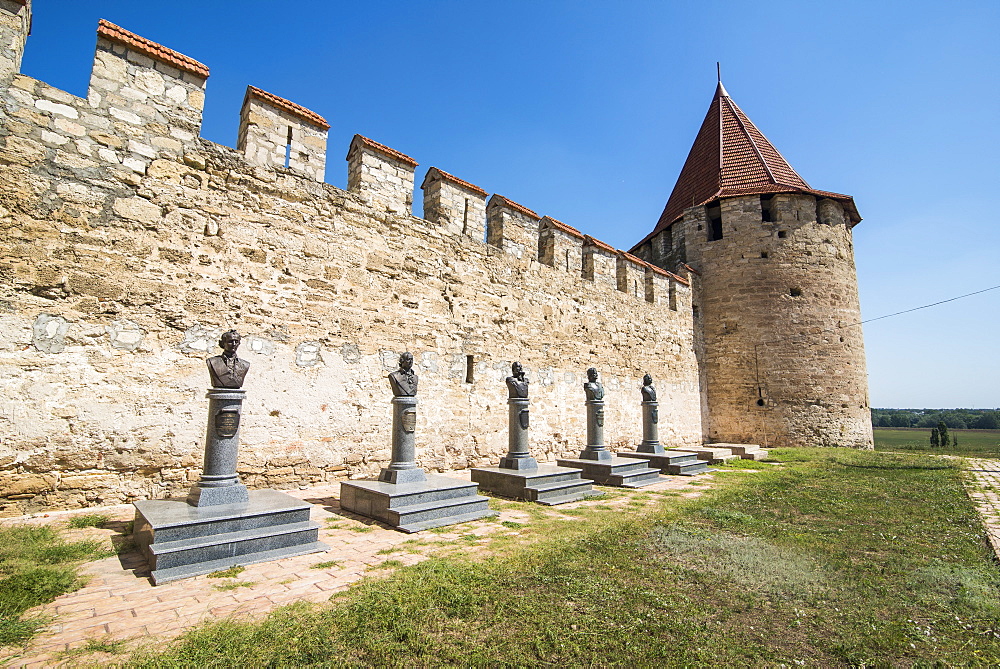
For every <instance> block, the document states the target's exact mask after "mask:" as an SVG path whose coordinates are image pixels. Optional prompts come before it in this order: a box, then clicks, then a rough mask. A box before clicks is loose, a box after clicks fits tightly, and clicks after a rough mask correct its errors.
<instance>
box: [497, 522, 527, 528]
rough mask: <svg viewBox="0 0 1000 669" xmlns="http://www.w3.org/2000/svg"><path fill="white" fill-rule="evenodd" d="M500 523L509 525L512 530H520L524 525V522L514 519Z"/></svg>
mask: <svg viewBox="0 0 1000 669" xmlns="http://www.w3.org/2000/svg"><path fill="white" fill-rule="evenodd" d="M500 524H501V525H503V526H504V527H509V528H510V529H512V530H519V529H521V528H522V527H524V523H518V522H515V521H513V520H504V521H501V523H500Z"/></svg>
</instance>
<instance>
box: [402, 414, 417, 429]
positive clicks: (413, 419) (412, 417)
mask: <svg viewBox="0 0 1000 669" xmlns="http://www.w3.org/2000/svg"><path fill="white" fill-rule="evenodd" d="M416 428H417V410H416V409H407V410H406V411H404V412H403V432H413V431H414V430H415V429H416Z"/></svg>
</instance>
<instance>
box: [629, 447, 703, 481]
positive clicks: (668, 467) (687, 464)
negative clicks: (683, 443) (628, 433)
mask: <svg viewBox="0 0 1000 669" xmlns="http://www.w3.org/2000/svg"><path fill="white" fill-rule="evenodd" d="M618 456H619V457H622V458H632V459H635V460H643V461H645V462H646V463H648V464H647V466H649V467H652V468H653V469H659V470H660V472H661V473H663V474H672V475H674V476H694V475H695V474H704V473H706V472H710V471H712V470H711V469H709V468H708V463H707V462H706V461H704V460H701V459H699V458H698V454H697V453H691V452H687V451H664V452H663V453H635V452H631V451H623V452H620V453H618Z"/></svg>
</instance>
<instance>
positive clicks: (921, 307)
mask: <svg viewBox="0 0 1000 669" xmlns="http://www.w3.org/2000/svg"><path fill="white" fill-rule="evenodd" d="M997 288H1000V285H998V286H990V287H989V288H983V289H982V290H977V291H974V292H971V293H966V294H965V295H958V296H956V297H949V298H948V299H946V300H940V301H938V302H931V303H930V304H924V305H922V306H919V307H913V308H912V309H904V310H903V311H897V312H896V313H894V314H886V315H884V316H876V317H875V318H869V319H867V320H864V321H858V322H857V323H850V324H848V325H838V326H837V327H835V328H827V329H826V330H821V331H820V333H824V332H836V331H837V330H843V329H844V328H853V327H857V326H859V325H864V324H865V323H872V322H874V321H880V320H882V319H885V318H892V317H893V316H901V315H903V314H909V313H912V312H914V311H920V310H921V309H929V308H930V307H936V306H938V305H939V304H945V303H947V302H954V301H955V300H961V299H962V298H965V297H972V296H973V295H979V294H980V293H988V292H989V291H991V290H996V289H997ZM805 336H808V335H807V334H806V333H799V334H793V335H788V336H787V337H779V338H778V339H769V340H767V341H761V342H757V343H756V344H754V350H755V351H756V349H757V347H758V346H763V345H764V344H776V343H778V342H782V341H787V340H789V339H795V338H796V337H805Z"/></svg>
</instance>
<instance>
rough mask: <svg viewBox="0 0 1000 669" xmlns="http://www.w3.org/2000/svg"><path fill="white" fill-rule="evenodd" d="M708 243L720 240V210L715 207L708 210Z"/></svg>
mask: <svg viewBox="0 0 1000 669" xmlns="http://www.w3.org/2000/svg"><path fill="white" fill-rule="evenodd" d="M707 213H708V241H710V242H715V241H718V240H720V239H722V209H721V208H720V207H719V206H718V205H716V206H714V207H709V208H708V211H707Z"/></svg>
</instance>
